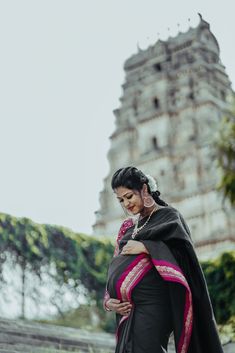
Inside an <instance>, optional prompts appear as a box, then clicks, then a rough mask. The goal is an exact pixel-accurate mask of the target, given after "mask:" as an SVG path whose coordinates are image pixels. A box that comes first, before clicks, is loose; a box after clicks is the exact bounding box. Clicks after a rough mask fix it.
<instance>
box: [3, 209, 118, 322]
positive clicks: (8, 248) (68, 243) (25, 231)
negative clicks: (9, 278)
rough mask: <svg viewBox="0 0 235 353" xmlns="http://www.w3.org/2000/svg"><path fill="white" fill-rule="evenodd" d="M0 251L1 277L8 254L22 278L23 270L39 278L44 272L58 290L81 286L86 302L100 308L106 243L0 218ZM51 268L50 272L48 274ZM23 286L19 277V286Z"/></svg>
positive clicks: (108, 256) (55, 228)
mask: <svg viewBox="0 0 235 353" xmlns="http://www.w3.org/2000/svg"><path fill="white" fill-rule="evenodd" d="M0 251H1V256H0V272H1V274H2V265H3V263H4V262H5V261H6V258H7V256H6V254H8V255H9V256H10V257H11V259H12V260H13V262H14V263H15V264H17V265H19V266H20V268H21V269H22V273H23V274H24V272H25V271H26V270H27V271H31V272H32V273H34V274H35V275H36V276H38V277H39V278H41V274H42V272H43V271H45V268H47V269H48V270H47V272H48V274H49V275H50V276H52V277H53V280H55V281H56V282H57V283H58V284H59V285H61V286H62V285H64V284H69V286H70V288H71V287H72V288H73V289H75V290H76V289H79V287H80V286H81V285H82V286H84V287H85V288H86V290H87V292H88V293H89V295H90V298H91V299H92V300H93V301H94V300H95V302H96V304H98V305H99V306H100V307H101V305H102V298H103V293H104V287H105V281H106V271H107V267H108V263H109V261H110V259H111V257H112V253H113V245H112V244H111V243H110V242H108V241H99V240H97V239H95V238H92V237H89V236H86V235H83V234H77V233H74V232H72V231H71V230H69V229H67V228H64V227H58V226H51V225H41V224H36V223H34V222H32V221H31V220H29V219H27V218H15V217H12V216H10V215H6V214H0ZM51 268H53V269H54V271H50V270H49V269H51ZM0 279H1V278H0ZM3 280H4V278H3V276H2V281H3ZM25 285H27V284H25V276H24V275H23V276H22V286H23V287H24V286H25ZM24 295H25V290H24V289H23V291H22V296H23V297H24ZM57 295H58V292H57ZM22 310H23V309H22ZM22 316H24V313H22Z"/></svg>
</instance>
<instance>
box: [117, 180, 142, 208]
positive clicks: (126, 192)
mask: <svg viewBox="0 0 235 353" xmlns="http://www.w3.org/2000/svg"><path fill="white" fill-rule="evenodd" d="M114 192H115V194H116V195H117V199H118V201H119V202H120V204H121V205H122V207H123V208H124V209H126V210H127V211H128V212H131V213H132V214H134V215H135V214H138V213H140V212H141V211H142V210H143V208H144V202H143V200H142V197H141V194H140V192H139V191H138V190H132V189H128V188H126V187H124V186H119V187H118V188H116V189H115V190H114Z"/></svg>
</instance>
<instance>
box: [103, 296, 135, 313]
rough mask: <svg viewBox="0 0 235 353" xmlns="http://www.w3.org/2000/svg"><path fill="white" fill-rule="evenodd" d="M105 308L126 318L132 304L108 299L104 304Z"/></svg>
mask: <svg viewBox="0 0 235 353" xmlns="http://www.w3.org/2000/svg"><path fill="white" fill-rule="evenodd" d="M105 305H106V306H107V308H108V309H109V310H111V311H115V312H116V313H117V314H120V315H123V316H127V315H129V314H130V311H131V308H132V304H131V303H130V302H123V303H121V302H120V300H118V299H114V298H110V299H109V300H108V301H107V302H106V304H105Z"/></svg>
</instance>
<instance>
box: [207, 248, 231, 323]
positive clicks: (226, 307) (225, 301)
mask: <svg viewBox="0 0 235 353" xmlns="http://www.w3.org/2000/svg"><path fill="white" fill-rule="evenodd" d="M202 268H203V271H204V273H205V277H206V281H207V285H208V290H209V293H210V297H211V301H212V306H213V309H214V312H215V317H216V320H217V322H218V323H220V324H223V323H225V322H227V320H229V318H230V317H232V316H234V315H235V296H234V293H235V281H234V277H235V252H226V253H224V254H222V255H221V256H220V257H219V258H218V259H217V260H216V261H213V262H212V261H210V262H204V263H202Z"/></svg>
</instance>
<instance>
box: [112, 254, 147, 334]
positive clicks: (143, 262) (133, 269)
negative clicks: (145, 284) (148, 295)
mask: <svg viewBox="0 0 235 353" xmlns="http://www.w3.org/2000/svg"><path fill="white" fill-rule="evenodd" d="M152 267H153V263H152V262H151V260H150V258H149V256H147V255H146V254H140V255H139V256H137V257H136V258H135V259H134V260H133V261H132V262H131V263H130V264H129V265H128V266H127V268H126V270H125V271H124V272H123V273H122V275H121V276H120V277H119V279H118V281H117V284H116V293H117V297H118V299H119V300H120V301H122V302H124V301H129V302H131V303H132V300H131V293H132V290H133V289H134V287H135V286H136V285H137V284H138V283H139V282H140V281H141V279H142V278H143V277H144V275H145V274H146V273H147V272H148V271H149V270H150V269H151V268H152ZM132 310H134V308H132ZM126 319H128V315H126V316H123V317H122V318H121V320H120V322H119V325H118V327H117V331H116V339H117V340H118V338H119V333H120V328H121V325H122V323H123V322H124V321H125V320H126Z"/></svg>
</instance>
